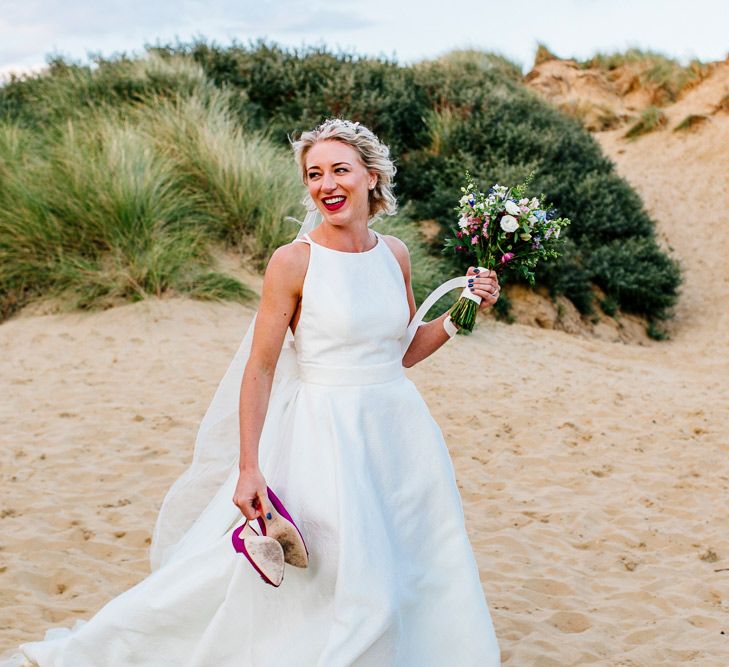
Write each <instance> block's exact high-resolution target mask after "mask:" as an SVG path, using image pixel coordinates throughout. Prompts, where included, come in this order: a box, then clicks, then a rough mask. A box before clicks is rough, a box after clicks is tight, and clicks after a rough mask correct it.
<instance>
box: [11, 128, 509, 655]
mask: <svg viewBox="0 0 729 667" xmlns="http://www.w3.org/2000/svg"><path fill="white" fill-rule="evenodd" d="M294 154H295V158H296V161H297V164H298V167H299V169H300V170H301V174H302V178H303V181H304V183H305V185H306V187H307V189H308V194H307V199H306V201H307V208H308V209H309V213H308V215H307V216H306V219H305V221H304V223H303V224H302V228H301V231H300V233H299V235H298V237H297V238H296V239H295V240H294V241H293V242H292V243H289V244H287V245H284V246H282V247H280V248H278V249H277V250H276V251H275V252H274V253H273V255H272V257H271V259H270V261H269V263H268V266H267V268H266V272H265V277H264V283H263V293H262V297H261V302H260V308H259V311H258V313H257V314H256V316H255V317H254V319H253V322H252V323H251V325H250V327H249V330H248V332H247V334H246V336H245V338H244V339H243V342H242V343H241V346H240V348H239V349H238V352H237V353H236V355H235V357H234V359H233V361H232V363H231V365H230V367H229V369H228V371H227V372H226V374H225V376H224V378H223V380H222V381H221V383H220V386H219V387H218V390H217V391H216V393H215V396H214V397H213V400H212V402H211V405H210V407H209V408H208V411H207V413H206V414H205V417H204V419H203V421H202V423H201V425H200V429H199V432H198V437H197V440H196V443H195V452H194V456H193V462H192V464H191V466H190V467H189V468H188V470H186V471H185V473H184V474H183V475H182V476H181V477H180V478H179V479H178V480H177V481H176V482H175V483H174V484H173V485H172V487H171V488H170V490H169V491H168V493H167V495H166V497H165V499H164V502H163V504H162V508H161V510H160V513H159V516H158V519H157V524H156V526H155V531H154V536H153V540H152V547H151V553H150V558H151V563H152V573H151V574H150V575H149V576H148V577H146V578H145V579H144V580H142V581H141V582H140V583H138V584H137V585H136V586H134V587H132V588H131V589H129V590H127V591H125V592H124V593H122V594H121V595H119V596H117V597H116V598H114V599H112V600H111V601H110V602H108V603H107V604H106V605H105V606H104V607H102V608H101V609H100V610H99V611H98V612H97V613H96V614H95V615H94V616H93V617H92V618H91V619H90V620H88V621H82V620H78V621H76V624H75V625H74V627H73V628H71V629H65V628H64V629H58V628H52V629H49V630H48V631H47V632H46V637H45V638H44V639H43V640H41V641H34V642H29V643H26V644H23V645H21V647H20V650H21V653H22V654H16V655H15V657H14V658H13V660H14V661H12V662H6V663H2V664H13V665H16V664H17V665H40V667H46V666H48V667H50V666H53V667H67V666H68V667H70V666H73V667H98V666H100V665H104V666H105V667H122V666H124V667H131V666H139V667H142V666H144V667H167V666H169V667H173V666H174V667H240V666H243V665H246V666H252V667H288V666H291V667H308V666H312V667H313V666H317V667H346V666H349V665H357V666H370V665H371V666H372V667H383V666H397V667H410V666H415V665H417V666H418V667H427V666H433V667H435V666H438V667H441V666H442V665H444V664H447V665H458V666H459V667H493V666H496V665H499V663H500V651H499V646H498V643H497V639H496V636H495V632H494V627H493V623H492V619H491V616H490V613H489V608H488V604H487V602H486V599H485V597H484V593H483V589H482V585H481V582H480V580H479V574H478V568H477V566H476V562H475V558H474V555H473V551H472V548H471V545H470V542H469V540H468V535H467V532H466V527H465V523H464V514H463V508H462V504H461V498H460V495H459V493H458V488H457V484H456V479H455V475H454V469H453V465H452V463H451V460H450V457H449V455H448V450H447V447H446V444H445V442H444V440H443V436H442V433H441V431H440V428H439V427H438V425H437V424H436V422H435V421H434V420H433V418H432V416H431V414H430V412H429V411H428V408H427V405H426V403H425V401H424V400H423V398H422V396H421V395H420V393H419V392H418V390H417V388H416V387H415V385H414V384H413V383H412V381H410V380H409V379H408V378H407V376H406V375H405V373H404V368H405V367H411V366H413V365H414V364H416V363H418V362H419V361H422V360H423V359H425V358H426V357H428V356H429V355H431V354H432V353H433V352H435V351H436V350H437V349H438V348H439V347H441V346H442V345H443V344H444V343H446V342H447V341H449V340H450V339H451V338H452V337H453V335H454V334H455V331H456V328H455V325H454V324H453V323H452V322H451V321H450V318H449V314H448V312H446V313H443V314H442V315H441V316H440V317H438V318H436V319H433V320H431V321H430V322H427V323H423V322H422V319H423V316H424V315H425V314H426V313H427V311H428V309H429V308H430V306H431V305H432V304H433V303H435V301H436V300H437V299H439V298H440V297H441V296H442V295H443V294H445V293H446V292H447V291H449V290H451V289H454V288H455V287H461V288H462V287H464V286H466V285H467V286H468V287H469V288H470V291H471V293H472V294H473V295H474V296H476V297H480V298H481V308H484V309H485V308H489V307H491V306H492V305H493V304H494V303H495V302H496V300H497V299H498V296H499V285H498V281H497V279H496V276H495V274H494V273H493V272H491V271H479V270H478V269H476V268H474V267H471V268H470V269H469V270H468V274H467V276H466V277H459V278H455V279H453V280H450V281H448V282H446V283H444V284H443V285H441V286H440V287H439V288H438V289H437V290H435V291H434V292H433V293H432V294H431V295H430V296H429V297H428V299H426V301H425V302H424V303H423V304H422V305H421V307H420V309H418V310H417V312H416V309H415V302H414V297H413V291H412V287H411V284H410V259H409V254H408V249H407V247H406V245H405V244H404V243H403V242H402V241H401V240H399V239H398V238H396V237H394V236H389V235H384V234H380V233H379V232H377V231H375V230H374V229H372V228H371V226H370V225H371V224H372V223H373V222H374V221H376V219H377V217H378V216H379V215H381V214H383V213H384V214H392V213H394V211H395V198H394V196H393V194H392V179H393V176H394V174H395V167H394V165H393V163H392V161H391V159H390V157H389V150H388V148H387V147H386V146H385V145H384V144H382V143H381V142H380V141H379V140H378V138H377V137H376V136H375V135H374V134H373V133H372V132H371V131H370V130H368V129H367V128H366V127H364V126H363V125H361V124H359V123H352V122H349V121H345V120H339V119H334V120H328V121H326V122H324V123H323V124H321V125H320V126H318V127H317V128H316V129H314V130H312V131H309V132H304V133H303V134H302V135H301V137H300V138H299V139H298V140H297V141H296V142H295V143H294ZM274 490H275V494H274V493H272V492H273V491H274ZM284 505H285V508H284ZM241 515H243V516H241ZM254 522H257V525H258V527H259V528H260V534H259V535H257V534H256V532H257V531H255V529H254V528H253V523H254ZM241 523H243V524H247V525H244V526H241ZM276 526H278V527H279V528H280V527H281V526H283V527H284V528H285V529H286V528H287V529H289V530H291V529H292V527H295V529H296V532H295V533H294V532H290V533H289V537H290V536H291V535H293V537H294V538H295V539H296V540H299V539H300V540H301V543H302V546H305V549H306V552H305V555H303V562H302V561H301V560H300V561H299V562H295V559H292V558H289V556H290V552H289V550H288V549H287V548H286V547H287V543H286V542H285V540H283V539H280V538H281V536H282V535H284V533H285V530H284V532H281V533H280V534H279V535H277V532H276V531H274V530H272V527H276ZM267 528H268V529H269V530H268V531H267V530H266V529H267ZM292 539H293V538H292ZM280 545H282V546H280ZM290 546H291V544H288V547H290ZM269 547H272V548H271V549H269V550H268V551H267V549H268V548H269ZM281 553H285V554H286V559H285V563H286V564H285V565H284V560H282V558H283V557H282V556H281ZM299 555H300V556H301V555H302V554H299ZM266 584H273V585H266ZM20 660H23V662H21V661H20Z"/></svg>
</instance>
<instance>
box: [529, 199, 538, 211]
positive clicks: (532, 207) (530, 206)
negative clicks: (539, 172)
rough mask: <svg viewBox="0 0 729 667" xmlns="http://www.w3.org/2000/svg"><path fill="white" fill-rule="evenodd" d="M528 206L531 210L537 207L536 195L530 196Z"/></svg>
mask: <svg viewBox="0 0 729 667" xmlns="http://www.w3.org/2000/svg"><path fill="white" fill-rule="evenodd" d="M529 208H530V209H532V211H533V210H534V209H535V208H539V200H538V199H537V198H536V197H532V200H531V201H530V202H529Z"/></svg>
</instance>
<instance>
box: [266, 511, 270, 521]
mask: <svg viewBox="0 0 729 667" xmlns="http://www.w3.org/2000/svg"><path fill="white" fill-rule="evenodd" d="M266 518H267V519H269V520H270V519H271V512H266Z"/></svg>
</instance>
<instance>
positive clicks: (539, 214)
mask: <svg viewBox="0 0 729 667" xmlns="http://www.w3.org/2000/svg"><path fill="white" fill-rule="evenodd" d="M534 217H535V218H536V219H537V220H539V222H544V221H545V220H546V218H547V215H546V213H545V212H544V211H542V210H541V209H537V210H536V211H534Z"/></svg>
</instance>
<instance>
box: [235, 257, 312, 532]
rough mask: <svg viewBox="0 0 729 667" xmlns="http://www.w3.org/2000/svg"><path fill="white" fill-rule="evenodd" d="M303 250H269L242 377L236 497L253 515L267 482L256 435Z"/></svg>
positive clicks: (303, 263)
mask: <svg viewBox="0 0 729 667" xmlns="http://www.w3.org/2000/svg"><path fill="white" fill-rule="evenodd" d="M305 253H308V246H306V244H304V243H301V244H297V243H292V244H288V245H285V246H281V247H280V248H278V249H277V250H276V251H275V252H274V253H273V255H271V259H270V260H269V262H268V266H267V267H266V272H265V274H264V279H263V290H262V294H261V301H260V304H259V308H258V315H257V316H256V325H255V327H254V329H253V340H252V342H251V352H250V355H249V357H248V362H247V363H246V367H245V370H244V372H243V378H242V381H241V390H240V403H239V420H240V422H239V423H240V459H239V462H238V467H239V469H240V473H241V478H240V480H239V483H238V488H237V489H236V494H235V499H234V501H235V503H236V504H237V505H238V507H240V509H241V511H242V512H243V513H244V514H245V515H246V516H248V518H251V519H252V518H255V516H256V515H257V514H258V512H256V511H255V508H254V507H253V505H252V501H253V499H254V498H255V495H256V493H255V492H256V491H258V492H259V497H262V498H264V499H265V497H266V493H265V491H266V490H265V488H259V487H261V486H262V485H263V478H262V476H261V474H260V469H259V465H258V441H259V439H260V437H261V432H262V430H263V423H264V421H265V418H266V412H267V411H268V401H269V399H270V397H271V387H272V384H273V375H274V373H275V371H276V363H277V362H278V358H279V356H280V354H281V348H282V346H283V342H284V339H285V336H286V329H287V328H288V327H289V324H290V323H291V319H292V317H293V315H294V312H295V311H296V307H297V305H298V301H299V298H300V295H301V286H302V284H303V282H304V275H305V274H306V267H307V265H308V258H307V256H306V254H305ZM261 494H262V495H261Z"/></svg>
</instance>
